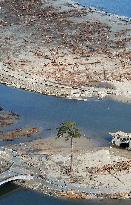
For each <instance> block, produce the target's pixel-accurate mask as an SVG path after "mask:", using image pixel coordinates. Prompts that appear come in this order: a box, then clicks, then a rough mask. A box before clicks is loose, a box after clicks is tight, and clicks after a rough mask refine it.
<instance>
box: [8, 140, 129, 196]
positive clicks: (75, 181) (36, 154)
mask: <svg viewBox="0 0 131 205" xmlns="http://www.w3.org/2000/svg"><path fill="white" fill-rule="evenodd" d="M8 148H9V147H8ZM10 149H11V150H14V151H17V155H18V156H19V157H21V160H22V164H23V165H24V167H25V165H26V166H27V167H28V168H29V169H30V170H31V171H32V173H33V175H34V176H35V178H34V181H30V182H29V181H28V182H25V183H24V184H23V183H20V184H21V185H22V186H25V187H27V188H31V189H34V190H36V191H40V192H43V193H47V194H53V195H56V196H64V197H70V198H75V196H76V198H77V197H78V196H79V198H95V197H102V198H108V197H109V198H115V197H116V198H130V197H131V183H130V182H131V154H129V151H125V152H122V151H121V150H118V149H115V148H110V149H109V148H99V149H98V148H95V147H94V145H93V142H92V141H91V140H89V139H86V138H84V137H82V138H81V139H78V140H76V141H74V151H73V171H72V173H70V172H69V167H70V142H65V141H64V139H57V140H56V139H55V138H54V139H51V138H50V139H40V140H36V141H33V142H31V143H26V144H21V146H20V145H13V146H12V145H11V146H10ZM6 152H7V151H6ZM8 158H9V157H8ZM15 158H16V157H15ZM15 160H16V159H15ZM22 164H21V165H22ZM18 184H19V183H18ZM47 187H48V189H47ZM49 192H50V193H49ZM78 193H79V194H78ZM82 193H83V194H85V195H84V196H83V195H82V196H81V194H82ZM74 194H75V195H74Z"/></svg>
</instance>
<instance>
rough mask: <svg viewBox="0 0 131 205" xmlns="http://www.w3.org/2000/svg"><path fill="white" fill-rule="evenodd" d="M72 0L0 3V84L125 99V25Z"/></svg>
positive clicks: (128, 96) (130, 93) (129, 31)
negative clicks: (73, 3)
mask: <svg viewBox="0 0 131 205" xmlns="http://www.w3.org/2000/svg"><path fill="white" fill-rule="evenodd" d="M71 3H72V2H71V1H70V2H67V1H62V0H56V1H52V0H49V1H44V0H43V1H40V0H36V1H33V0H31V1H29V0H28V1H25V0H20V1H16V0H15V1H13V2H12V3H10V1H9V0H4V1H1V2H0V6H1V16H0V22H1V27H0V39H1V40H0V45H1V51H0V82H1V83H6V84H7V85H11V86H15V87H18V88H24V89H28V90H33V91H36V92H40V93H43V94H48V95H56V96H62V97H68V98H75V99H87V97H98V98H103V97H106V96H109V97H111V96H113V98H114V99H118V100H123V101H129V102H130V100H131V74H130V73H131V61H130V58H131V56H130V55H131V53H130V49H131V44H130V42H131V41H130V39H131V24H130V21H128V20H127V19H122V18H119V17H117V16H111V15H106V14H104V13H103V12H101V13H100V12H99V11H95V10H91V9H88V8H87V9H85V8H82V7H79V6H77V5H72V4H71Z"/></svg>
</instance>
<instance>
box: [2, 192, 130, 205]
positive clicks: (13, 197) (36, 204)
mask: <svg viewBox="0 0 131 205" xmlns="http://www.w3.org/2000/svg"><path fill="white" fill-rule="evenodd" d="M0 205H130V200H108V201H107V200H88V201H87V200H82V201H79V200H63V199H56V198H53V197H49V196H45V195H42V194H39V193H36V192H33V191H29V190H24V189H21V190H20V189H17V190H16V191H12V192H10V193H8V194H6V195H3V196H1V197H0Z"/></svg>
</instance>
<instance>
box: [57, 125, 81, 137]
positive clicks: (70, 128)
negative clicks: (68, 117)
mask: <svg viewBox="0 0 131 205" xmlns="http://www.w3.org/2000/svg"><path fill="white" fill-rule="evenodd" d="M76 126H77V125H76V123H75V122H71V121H69V122H63V123H62V124H60V127H58V128H57V130H58V132H57V138H59V137H63V135H65V140H66V141H67V140H69V139H70V138H80V136H81V134H80V130H79V129H78V128H77V127H76Z"/></svg>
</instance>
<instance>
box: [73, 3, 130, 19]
mask: <svg viewBox="0 0 131 205" xmlns="http://www.w3.org/2000/svg"><path fill="white" fill-rule="evenodd" d="M76 2H78V3H80V4H81V5H82V6H89V7H95V8H98V9H100V10H104V11H107V12H109V13H112V14H117V15H120V16H127V17H129V18H131V0H76Z"/></svg>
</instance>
